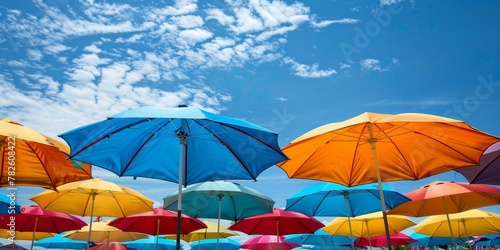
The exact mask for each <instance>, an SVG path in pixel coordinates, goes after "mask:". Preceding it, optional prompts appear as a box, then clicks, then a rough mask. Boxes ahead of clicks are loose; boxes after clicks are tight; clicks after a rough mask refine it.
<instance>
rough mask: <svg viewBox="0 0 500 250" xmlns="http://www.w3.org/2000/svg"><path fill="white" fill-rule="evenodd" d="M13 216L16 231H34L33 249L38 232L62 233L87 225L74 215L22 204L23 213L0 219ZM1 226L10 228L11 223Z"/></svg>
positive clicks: (1, 224) (9, 218)
mask: <svg viewBox="0 0 500 250" xmlns="http://www.w3.org/2000/svg"><path fill="white" fill-rule="evenodd" d="M11 217H14V218H15V230H16V231H21V232H33V237H32V239H31V249H33V241H34V239H35V238H34V237H35V233H36V232H47V233H62V232H65V231H69V230H75V229H80V228H82V227H83V226H86V225H87V223H85V222H84V221H82V220H80V219H78V218H77V217H75V216H73V215H69V214H66V213H61V212H53V211H46V210H42V209H41V208H40V207H39V206H22V207H21V213H18V214H5V215H1V216H0V220H3V221H12V219H11ZM0 228H5V229H10V225H9V223H0Z"/></svg>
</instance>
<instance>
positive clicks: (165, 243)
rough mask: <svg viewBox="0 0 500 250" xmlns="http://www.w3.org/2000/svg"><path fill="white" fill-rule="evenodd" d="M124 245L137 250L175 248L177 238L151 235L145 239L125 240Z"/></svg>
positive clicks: (172, 249)
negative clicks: (171, 238)
mask: <svg viewBox="0 0 500 250" xmlns="http://www.w3.org/2000/svg"><path fill="white" fill-rule="evenodd" d="M156 244H158V245H157V246H156ZM123 245H125V246H126V247H128V248H133V249H135V250H155V249H157V250H174V249H175V240H167V239H163V238H159V236H149V238H145V239H139V240H134V241H127V242H123ZM156 247H157V248H156Z"/></svg>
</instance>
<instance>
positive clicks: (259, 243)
mask: <svg viewBox="0 0 500 250" xmlns="http://www.w3.org/2000/svg"><path fill="white" fill-rule="evenodd" d="M276 237H277V239H278V240H276ZM300 246H301V245H299V244H297V243H293V242H287V241H285V238H284V237H283V236H274V235H262V236H257V237H254V238H251V239H249V240H247V241H245V242H243V244H241V246H240V248H243V249H250V250H291V249H293V248H296V247H300Z"/></svg>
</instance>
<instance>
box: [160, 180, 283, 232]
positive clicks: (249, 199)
mask: <svg viewBox="0 0 500 250" xmlns="http://www.w3.org/2000/svg"><path fill="white" fill-rule="evenodd" d="M177 197H178V194H177V193H173V194H170V195H169V196H167V197H165V198H164V199H163V201H164V205H163V207H164V208H165V209H175V207H177V205H178V199H177ZM273 205H274V201H273V200H272V199H271V198H269V197H267V196H264V195H263V194H261V193H259V192H257V191H256V190H254V189H251V188H248V187H245V186H242V185H240V184H238V183H234V182H229V181H207V182H203V183H198V184H194V185H191V186H189V187H187V188H185V189H183V190H182V207H184V208H185V209H184V211H183V212H184V214H187V215H189V216H191V217H194V218H212V219H217V223H218V224H217V229H218V230H220V220H221V219H225V220H232V221H239V220H242V219H244V218H247V217H251V216H255V215H260V214H265V213H270V212H272V211H273ZM218 238H220V237H217V239H218Z"/></svg>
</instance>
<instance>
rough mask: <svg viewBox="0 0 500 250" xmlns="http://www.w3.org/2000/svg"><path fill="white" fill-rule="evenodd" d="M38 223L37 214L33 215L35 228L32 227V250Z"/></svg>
mask: <svg viewBox="0 0 500 250" xmlns="http://www.w3.org/2000/svg"><path fill="white" fill-rule="evenodd" d="M37 225H38V216H37V217H35V228H34V229H33V235H32V236H31V248H30V249H31V250H33V243H34V242H35V233H36V226H37Z"/></svg>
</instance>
